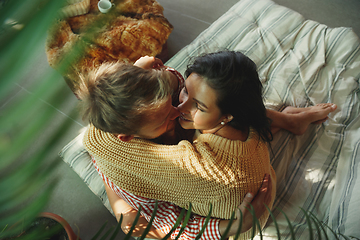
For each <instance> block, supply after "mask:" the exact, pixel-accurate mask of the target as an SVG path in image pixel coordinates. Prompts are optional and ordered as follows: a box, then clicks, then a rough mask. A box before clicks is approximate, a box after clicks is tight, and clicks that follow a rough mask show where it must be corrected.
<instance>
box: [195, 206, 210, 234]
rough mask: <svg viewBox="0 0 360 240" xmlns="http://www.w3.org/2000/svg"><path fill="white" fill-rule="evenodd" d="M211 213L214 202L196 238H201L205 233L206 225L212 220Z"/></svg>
mask: <svg viewBox="0 0 360 240" xmlns="http://www.w3.org/2000/svg"><path fill="white" fill-rule="evenodd" d="M211 213H212V204H211V203H210V209H209V213H208V215H207V216H206V219H205V223H204V226H202V228H201V230H200V232H199V233H198V234H197V235H196V237H195V240H198V239H200V238H201V236H202V235H203V234H204V231H205V228H206V226H207V225H208V223H209V221H210V218H211Z"/></svg>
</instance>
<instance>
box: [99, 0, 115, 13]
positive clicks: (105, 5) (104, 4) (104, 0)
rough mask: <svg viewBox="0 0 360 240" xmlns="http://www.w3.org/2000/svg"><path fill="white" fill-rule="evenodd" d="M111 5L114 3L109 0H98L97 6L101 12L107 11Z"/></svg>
mask: <svg viewBox="0 0 360 240" xmlns="http://www.w3.org/2000/svg"><path fill="white" fill-rule="evenodd" d="M112 6H114V4H113V3H111V2H110V1H109V0H100V1H99V2H98V8H99V10H100V12H102V13H107V12H109V11H110V9H111V7H112Z"/></svg>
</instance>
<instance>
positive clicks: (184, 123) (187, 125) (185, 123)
mask: <svg viewBox="0 0 360 240" xmlns="http://www.w3.org/2000/svg"><path fill="white" fill-rule="evenodd" d="M179 123H180V125H181V127H182V128H183V129H194V126H193V123H192V122H191V121H187V120H184V119H181V118H179Z"/></svg>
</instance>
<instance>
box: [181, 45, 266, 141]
mask: <svg viewBox="0 0 360 240" xmlns="http://www.w3.org/2000/svg"><path fill="white" fill-rule="evenodd" d="M191 73H197V74H199V75H200V76H202V77H203V79H204V80H205V81H206V82H207V84H208V85H209V86H210V87H211V88H213V89H214V90H215V91H216V92H217V95H218V99H217V104H218V107H219V108H220V111H221V112H222V114H231V115H232V116H233V117H234V118H233V120H232V121H230V122H229V123H228V124H229V125H230V126H232V127H234V128H236V129H239V130H244V129H246V128H248V127H252V128H253V129H255V130H256V131H257V132H258V133H259V135H260V137H261V138H262V139H263V140H264V141H266V142H270V141H271V140H272V134H271V131H270V119H269V118H267V116H266V109H265V106H264V103H263V97H262V84H261V82H260V79H259V76H258V73H257V67H256V65H255V63H254V62H253V61H252V60H251V59H250V58H248V57H247V56H245V55H244V54H242V53H241V52H234V51H221V52H216V53H210V54H205V55H202V56H200V57H197V58H195V59H194V60H193V62H192V64H190V65H189V66H188V67H187V70H186V72H185V75H186V77H189V76H190V74H191Z"/></svg>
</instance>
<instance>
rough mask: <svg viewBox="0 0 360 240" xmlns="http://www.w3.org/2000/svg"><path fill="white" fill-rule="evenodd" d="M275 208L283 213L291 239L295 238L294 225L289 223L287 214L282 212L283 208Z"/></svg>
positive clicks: (294, 239)
mask: <svg viewBox="0 0 360 240" xmlns="http://www.w3.org/2000/svg"><path fill="white" fill-rule="evenodd" d="M277 209H278V210H279V211H280V212H281V213H282V214H283V215H284V217H285V219H286V222H287V224H288V227H289V229H290V235H291V239H293V240H296V237H295V232H294V227H293V226H292V224H291V222H290V220H289V218H288V216H286V214H285V213H284V212H283V210H281V209H279V208H277Z"/></svg>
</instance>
